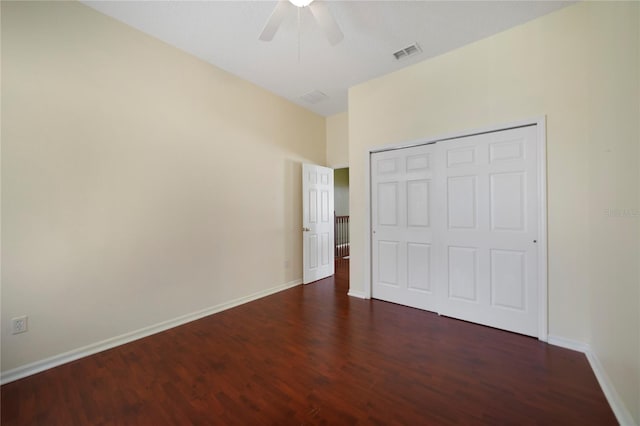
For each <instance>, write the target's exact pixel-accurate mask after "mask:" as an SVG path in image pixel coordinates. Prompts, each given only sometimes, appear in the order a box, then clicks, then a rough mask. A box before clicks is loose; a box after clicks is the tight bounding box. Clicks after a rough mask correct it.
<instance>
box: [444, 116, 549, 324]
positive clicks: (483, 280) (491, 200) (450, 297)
mask: <svg viewBox="0 0 640 426" xmlns="http://www.w3.org/2000/svg"><path fill="white" fill-rule="evenodd" d="M436 146H437V152H436V158H437V160H436V163H437V165H438V166H437V175H438V177H437V184H436V185H437V191H438V194H437V201H438V203H439V205H440V206H441V207H440V209H441V210H440V212H441V213H442V215H439V219H440V220H439V226H438V234H437V237H438V245H437V246H438V250H439V256H438V257H439V258H440V259H441V268H440V269H439V271H440V274H439V279H438V288H437V291H438V299H439V303H438V310H439V312H440V313H441V314H443V315H447V316H451V317H454V318H459V319H463V320H467V321H472V322H475V323H479V324H485V325H489V326H492V327H497V328H501V329H504V330H509V331H515V332H518V333H522V334H527V335H532V336H537V335H538V277H537V270H538V268H537V262H538V259H537V247H536V239H537V238H538V237H537V235H538V199H537V197H538V190H537V182H538V180H537V161H538V159H537V158H536V155H537V149H536V127H535V126H530V127H523V128H518V129H511V130H504V131H500V132H494V133H487V134H483V135H476V136H469V137H464V138H459V139H454V140H450V141H445V142H438V143H437V145H436Z"/></svg>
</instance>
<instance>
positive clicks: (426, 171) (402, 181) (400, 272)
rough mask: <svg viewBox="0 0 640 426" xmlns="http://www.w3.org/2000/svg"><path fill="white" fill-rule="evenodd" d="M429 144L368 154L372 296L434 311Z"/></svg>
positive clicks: (432, 153) (431, 152)
mask: <svg viewBox="0 0 640 426" xmlns="http://www.w3.org/2000/svg"><path fill="white" fill-rule="evenodd" d="M433 156H434V146H433V145H423V146H418V147H414V148H407V149H401V150H394V151H386V152H379V153H376V154H374V155H373V156H372V168H371V175H372V203H373V206H374V208H373V211H372V213H373V215H372V223H373V229H372V261H373V262H372V265H373V271H372V278H373V283H372V289H371V290H372V296H373V297H375V298H377V299H382V300H386V301H389V302H394V303H400V304H402V305H407V306H412V307H415V308H420V309H426V310H431V311H432V310H435V309H436V304H435V303H436V298H435V296H434V289H433V286H434V281H435V280H434V277H435V271H434V265H435V264H436V262H434V260H433V258H434V256H435V250H434V248H433V230H432V225H433V222H432V216H433V212H432V209H433V202H432V194H433V170H432V167H433V160H434V159H433Z"/></svg>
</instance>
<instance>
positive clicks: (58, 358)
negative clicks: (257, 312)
mask: <svg viewBox="0 0 640 426" xmlns="http://www.w3.org/2000/svg"><path fill="white" fill-rule="evenodd" d="M300 284H302V280H300V279H298V280H294V281H289V282H288V283H285V284H281V285H278V286H275V287H271V288H269V289H266V290H262V291H259V292H257V293H253V294H250V295H249V296H244V297H239V298H237V299H234V300H231V301H229V302H224V303H220V304H218V305H215V306H211V307H209V308H205V309H202V310H199V311H196V312H192V313H190V314H186V315H182V316H179V317H177V318H173V319H170V320H168V321H163V322H160V323H157V324H154V325H150V326H148V327H144V328H141V329H139V330H135V331H132V332H129V333H125V334H121V335H119V336H115V337H112V338H109V339H106V340H103V341H101V342H96V343H92V344H90V345H87V346H83V347H81V348H77V349H73V350H71V351H69V352H65V353H61V354H58V355H54V356H52V357H49V358H45V359H42V360H40V361H36V362H32V363H30V364H26V365H23V366H20V367H17V368H14V369H12V370H8V371H3V372H2V375H1V376H0V384H3V385H4V384H6V383H10V382H13V381H15V380H18V379H22V378H24V377H27V376H31V375H33V374H36V373H40V372H42V371H45V370H48V369H50V368H54V367H57V366H59V365H62V364H66V363H68V362H71V361H75V360H77V359H80V358H84V357H87V356H89V355H93V354H96V353H98V352H102V351H105V350H107V349H111V348H115V347H116V346H120V345H124V344H125V343H129V342H132V341H134V340H138V339H142V338H143V337H147V336H151V335H152V334H156V333H160V332H162V331H165V330H168V329H170V328H174V327H177V326H179V325H183V324H186V323H188V322H191V321H195V320H197V319H200V318H204V317H206V316H209V315H212V314H216V313H218V312H222V311H225V310H227V309H231V308H234V307H236V306H239V305H242V304H245V303H248V302H252V301H254V300H258V299H261V298H263V297H266V296H270V295H272V294H275V293H278V292H280V291H283V290H287V289H289V288H292V287H295V286H297V285H300Z"/></svg>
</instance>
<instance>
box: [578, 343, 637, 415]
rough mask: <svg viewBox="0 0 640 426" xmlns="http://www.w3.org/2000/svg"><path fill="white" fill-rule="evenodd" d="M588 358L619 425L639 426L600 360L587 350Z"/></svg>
mask: <svg viewBox="0 0 640 426" xmlns="http://www.w3.org/2000/svg"><path fill="white" fill-rule="evenodd" d="M585 355H586V356H587V360H588V361H589V364H590V365H591V369H592V370H593V374H595V375H596V379H597V380H598V383H599V384H600V387H601V388H602V392H603V393H604V396H605V397H606V398H607V401H608V402H609V405H610V406H611V410H613V414H615V416H616V419H617V420H618V423H620V424H621V425H622V426H638V424H637V423H636V422H635V421H634V420H633V417H632V416H631V413H630V412H629V410H627V407H626V406H625V405H624V402H622V398H620V395H619V394H618V392H617V391H616V388H615V386H613V383H611V379H609V376H608V375H607V373H606V372H605V370H604V368H603V367H602V364H601V363H600V360H599V359H598V357H597V356H596V354H595V353H594V352H593V351H592V350H590V349H589V350H587V351H586V352H585Z"/></svg>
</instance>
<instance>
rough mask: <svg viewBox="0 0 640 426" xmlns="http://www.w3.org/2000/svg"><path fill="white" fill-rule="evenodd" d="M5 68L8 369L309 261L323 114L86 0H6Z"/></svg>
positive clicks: (282, 275) (285, 278)
mask: <svg viewBox="0 0 640 426" xmlns="http://www.w3.org/2000/svg"><path fill="white" fill-rule="evenodd" d="M2 78H3V79H2V124H3V126H2V207H3V211H2V229H3V235H2V327H3V328H2V342H1V343H2V370H3V371H6V370H9V369H13V368H15V367H18V366H21V365H24V364H27V363H30V362H33V361H37V360H41V359H43V358H46V357H50V356H53V355H56V354H59V353H61V352H65V351H69V350H73V349H76V348H78V347H81V346H83V345H88V344H92V343H94V342H97V341H101V340H103V339H107V338H111V337H113V336H117V335H120V334H122V333H127V332H131V331H133V330H137V329H140V328H143V327H146V326H149V325H152V324H156V323H159V322H161V321H165V320H169V319H173V318H176V317H178V316H181V315H184V314H188V313H192V312H194V311H198V310H201V309H205V308H208V307H211V306H215V305H218V304H220V303H224V302H227V301H230V300H233V299H236V298H239V297H242V296H247V295H250V294H253V293H256V292H259V291H262V290H266V289H269V288H273V287H275V286H278V285H282V284H285V283H288V282H292V281H295V280H298V279H300V278H301V276H302V271H301V265H302V258H301V249H302V244H301V239H300V232H299V229H300V227H301V226H302V225H301V185H300V177H301V165H300V164H301V162H304V161H306V162H311V163H317V164H324V163H325V157H326V151H325V149H326V148H325V137H326V134H325V133H326V128H325V119H324V118H323V117H321V116H318V115H315V114H312V113H310V112H308V111H306V110H304V109H302V108H300V107H298V106H295V105H293V104H291V103H289V102H287V101H285V100H283V99H281V98H279V97H276V96H274V95H272V94H270V93H268V92H266V91H264V90H262V89H260V88H258V87H256V86H254V85H252V84H250V83H248V82H245V81H243V80H240V79H238V78H236V77H234V76H232V75H230V74H228V73H226V72H224V71H222V70H220V69H217V68H215V67H213V66H211V65H208V64H206V63H204V62H202V61H200V60H198V59H196V58H194V57H192V56H190V55H188V54H185V53H182V52H180V51H178V50H177V49H174V48H172V47H170V46H168V45H166V44H164V43H162V42H159V41H157V40H154V39H152V38H150V37H148V36H146V35H144V34H142V33H140V32H137V31H135V30H133V29H131V28H129V27H127V26H125V25H123V24H120V23H118V22H116V21H114V20H112V19H111V18H108V17H105V16H103V15H101V14H99V13H97V12H95V11H93V10H92V9H89V8H87V7H85V6H83V5H82V4H80V3H76V2H37V3H35V2H22V3H19V4H16V3H9V2H4V1H3V2H2ZM287 261H288V265H290V266H289V267H286V266H285V263H286V262H287ZM23 314H26V315H29V320H30V322H29V326H30V330H29V332H27V333H25V334H20V335H15V336H13V335H10V334H9V333H8V330H9V328H8V327H9V325H8V324H9V319H10V318H11V317H14V316H17V315H23Z"/></svg>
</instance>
